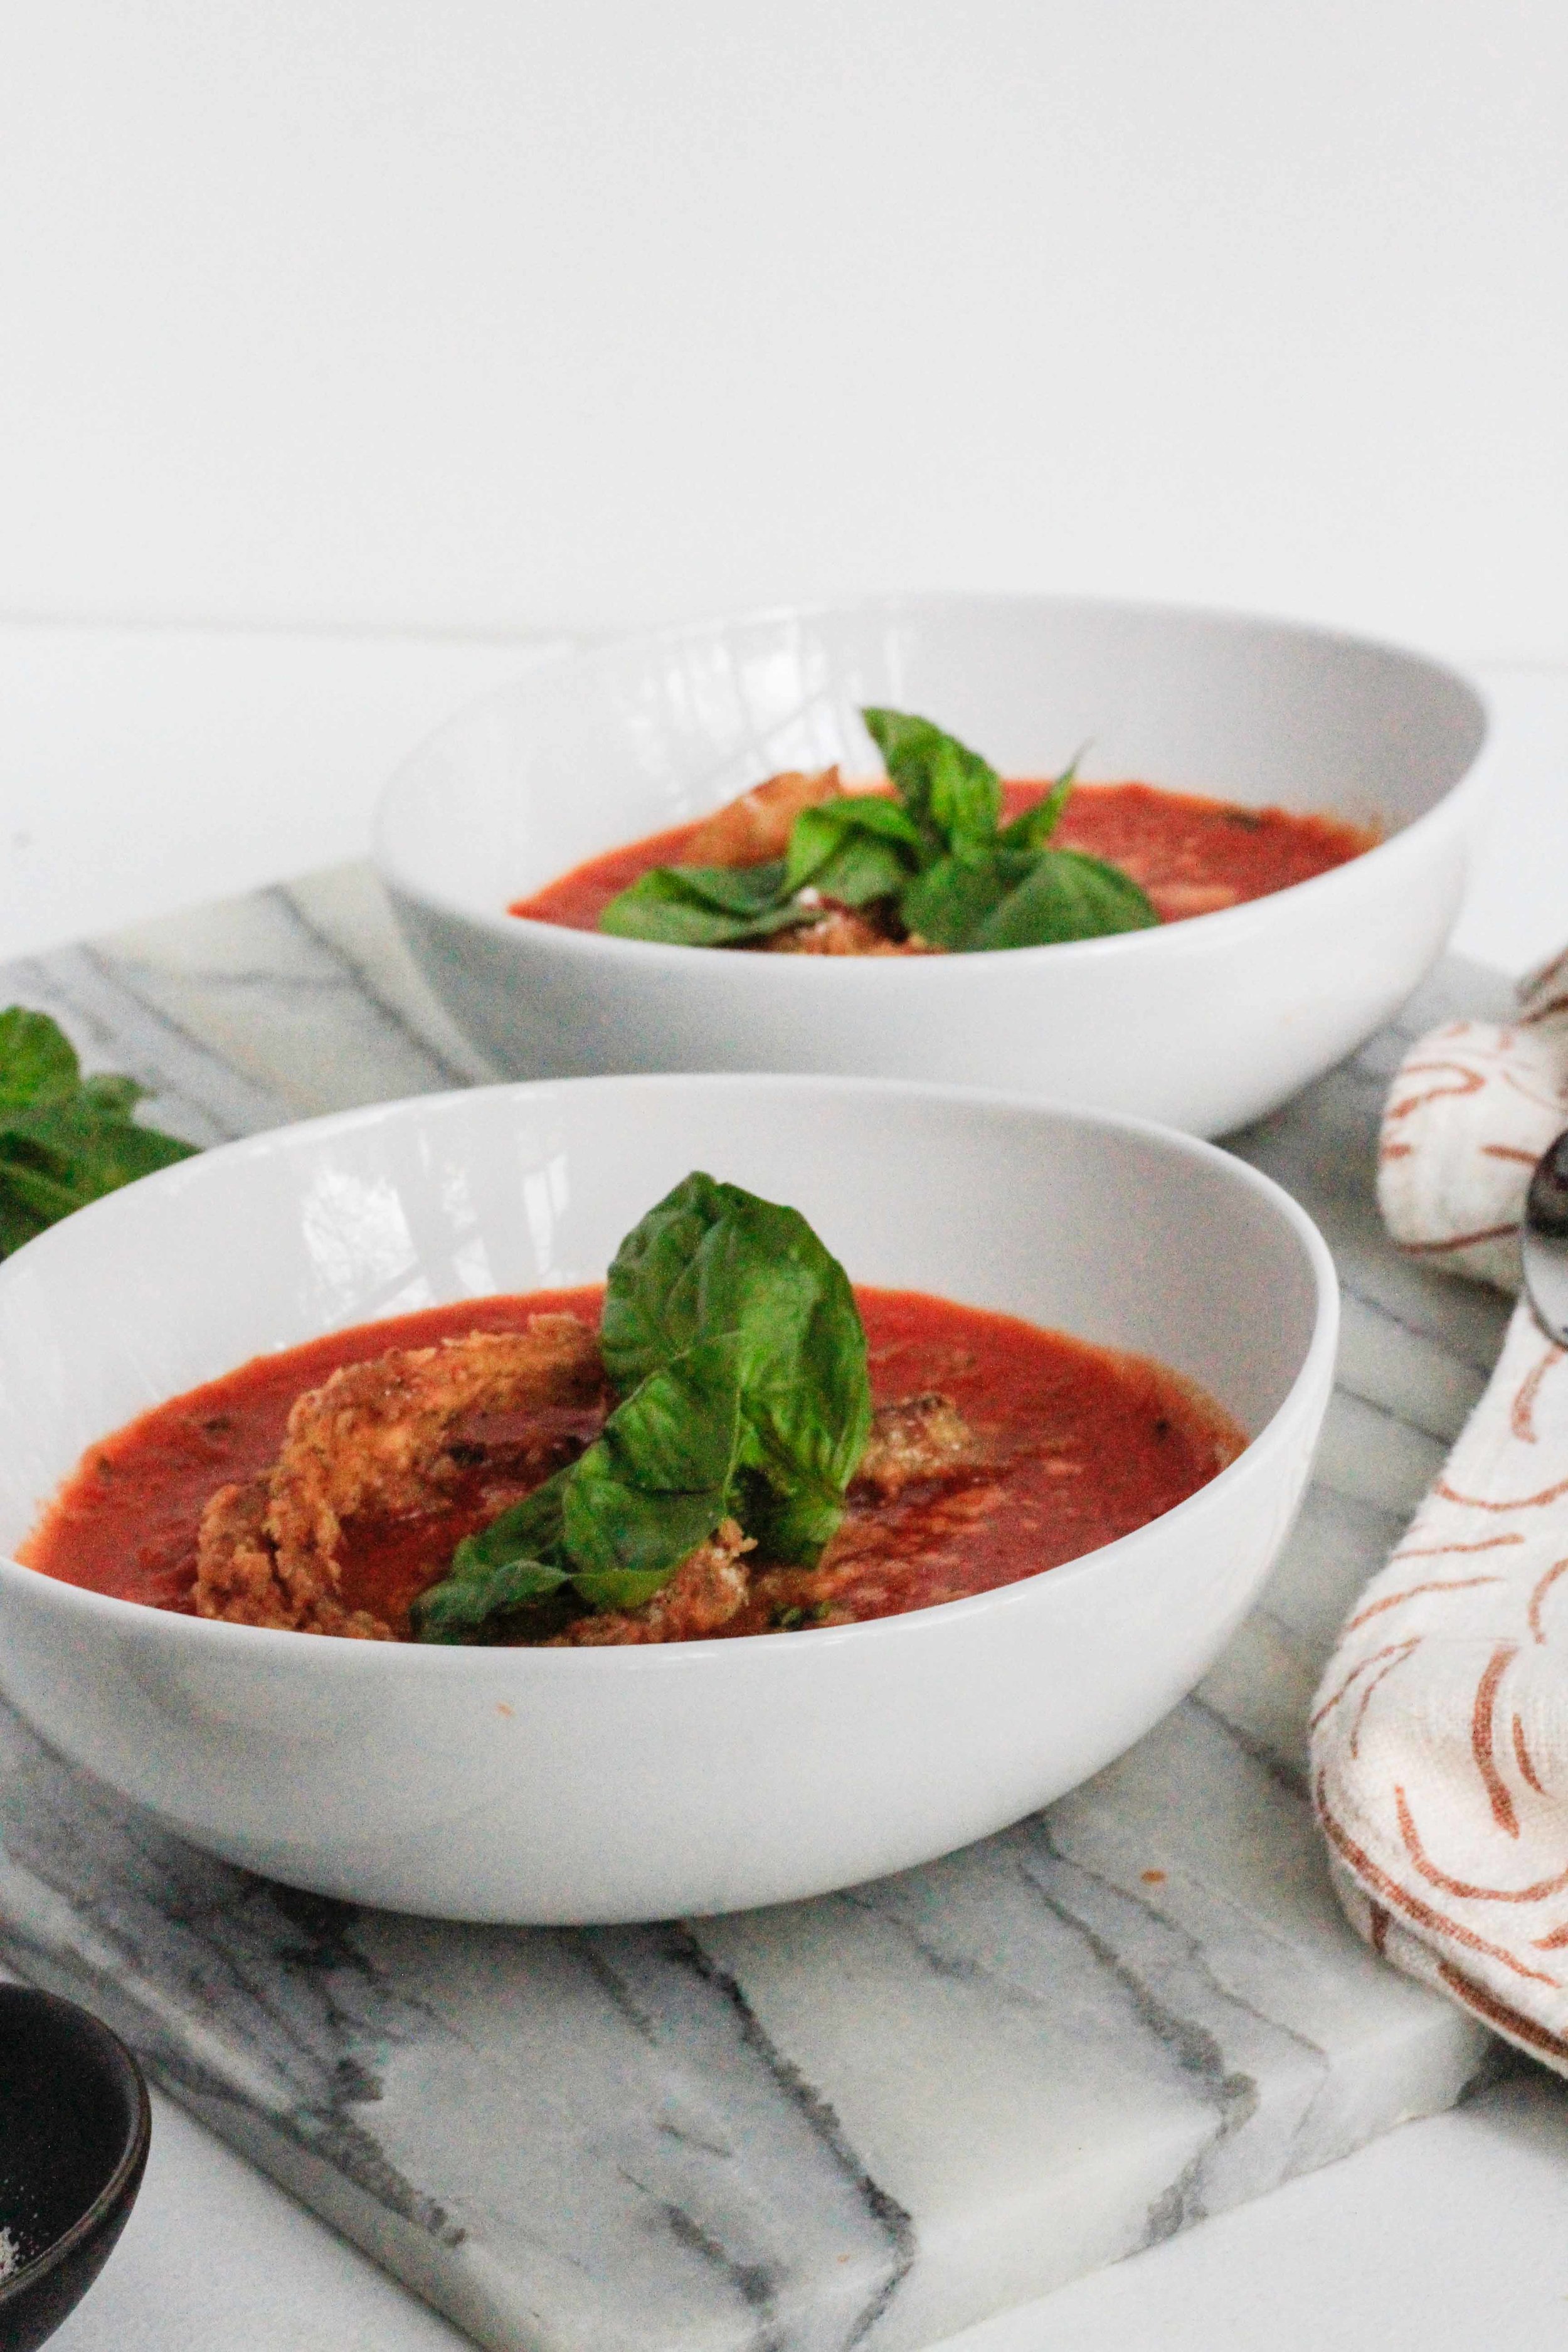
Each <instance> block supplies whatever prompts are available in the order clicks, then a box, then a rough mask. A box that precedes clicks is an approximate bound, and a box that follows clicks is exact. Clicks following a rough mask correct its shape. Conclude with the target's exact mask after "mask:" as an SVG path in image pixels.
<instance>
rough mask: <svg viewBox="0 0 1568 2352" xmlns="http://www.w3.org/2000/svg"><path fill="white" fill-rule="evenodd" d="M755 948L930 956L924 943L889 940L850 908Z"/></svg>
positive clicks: (807, 952)
mask: <svg viewBox="0 0 1568 2352" xmlns="http://www.w3.org/2000/svg"><path fill="white" fill-rule="evenodd" d="M757 944H758V946H759V947H760V948H761V949H762V950H763V952H764V953H766V954H770V955H826V956H847V955H855V956H889V955H896V956H910V955H932V954H934V953H935V950H934V949H931V948H928V947H927V946H926V944H925V942H924V941H923V940H913V939H910V940H890V939H889V937H888V934H887V933H886V931H882V930H879V929H878V928H877V926H876V924H875V923H873V922H872V921H871V920H870V919H869V918H868V916H865V915H858V914H857V913H856V912H855V911H854V909H853V908H849V907H829V908H826V909H825V910H824V912H823V913H822V914H821V915H820V916H819V917H818V918H817V919H816V922H815V923H800V924H797V925H796V927H795V929H794V930H790V931H774V932H773V934H772V936H771V937H770V938H768V939H765V940H759V941H758V942H757Z"/></svg>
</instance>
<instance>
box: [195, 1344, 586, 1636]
mask: <svg viewBox="0 0 1568 2352" xmlns="http://www.w3.org/2000/svg"><path fill="white" fill-rule="evenodd" d="M603 1386H604V1367H603V1364H602V1362H601V1360H600V1356H599V1346H598V1340H597V1339H596V1338H595V1334H594V1333H593V1332H592V1331H590V1330H589V1329H588V1328H586V1326H585V1325H584V1324H582V1323H579V1322H578V1321H577V1319H576V1318H575V1317H574V1316H572V1315H535V1316H534V1317H533V1318H531V1321H530V1323H529V1326H528V1328H527V1329H526V1330H525V1331H471V1332H469V1333H468V1336H467V1337H466V1338H465V1339H447V1340H444V1341H443V1342H442V1343H441V1345H440V1346H439V1347H436V1348H412V1349H393V1350H392V1351H391V1352H390V1353H388V1354H386V1355H384V1356H377V1357H375V1358H374V1360H371V1361H370V1362H368V1363H363V1364H349V1365H345V1366H344V1367H343V1369H342V1370H341V1371H336V1372H334V1373H333V1374H332V1375H331V1379H330V1380H327V1381H323V1382H322V1384H321V1387H320V1388H319V1389H310V1390H308V1391H306V1393H305V1394H304V1395H303V1396H300V1397H297V1398H296V1399H295V1402H294V1404H293V1407H292V1409H291V1410H290V1412H289V1423H288V1429H287V1432H286V1433H285V1436H284V1440H283V1448H282V1452H281V1453H280V1454H279V1457H278V1460H277V1461H276V1462H275V1463H274V1465H272V1468H271V1469H270V1470H267V1471H263V1472H262V1473H261V1475H259V1476H258V1477H257V1478H252V1479H249V1480H247V1482H246V1483H245V1484H244V1485H243V1486H224V1487H220V1488H219V1490H218V1492H217V1493H216V1495H215V1496H213V1497H212V1499H211V1501H210V1502H209V1503H208V1504H207V1507H206V1508H205V1511H204V1512H203V1514H202V1523H201V1531H200V1535H199V1538H198V1540H197V1553H196V1585H195V1602H196V1608H197V1610H198V1612H199V1613H200V1614H201V1615H202V1616H204V1617H220V1618H225V1619H226V1620H227V1621H228V1622H230V1623H233V1624H240V1625H273V1626H280V1627H289V1628H293V1629H295V1630H297V1631H299V1632H301V1633H348V1634H354V1635H358V1636H360V1637H362V1638H366V1639H373V1640H389V1639H390V1638H391V1634H390V1631H389V1629H388V1628H387V1627H386V1626H385V1625H384V1624H383V1623H382V1622H381V1621H380V1620H379V1619H378V1618H374V1617H371V1616H368V1615H366V1613H365V1612H363V1611H357V1612H353V1613H352V1614H351V1613H350V1612H346V1611H345V1610H344V1609H343V1608H342V1604H341V1602H340V1601H338V1598H337V1588H338V1581H339V1564H338V1549H339V1546H340V1543H341V1541H342V1523H343V1521H344V1520H345V1519H350V1518H353V1517H357V1516H358V1515H359V1514H360V1513H362V1512H363V1511H377V1512H384V1513H395V1512H401V1511H414V1510H419V1509H421V1508H426V1507H430V1506H432V1505H434V1504H437V1503H438V1502H439V1501H440V1500H441V1498H442V1491H443V1488H444V1486H446V1485H447V1484H448V1483H449V1482H450V1479H451V1477H452V1475H453V1465H452V1461H451V1457H450V1454H449V1452H448V1448H449V1445H450V1443H451V1440H452V1436H453V1433H454V1431H455V1429H456V1428H457V1426H458V1423H460V1422H461V1421H463V1419H464V1418H465V1417H466V1416H468V1415H470V1414H475V1413H486V1412H489V1413H517V1412H529V1411H539V1410H542V1408H544V1407H547V1406H559V1405H582V1406H586V1405H591V1404H592V1403H594V1402H595V1401H596V1400H597V1399H598V1397H599V1396H600V1394H601V1392H602V1390H603Z"/></svg>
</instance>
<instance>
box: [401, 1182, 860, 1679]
mask: <svg viewBox="0 0 1568 2352" xmlns="http://www.w3.org/2000/svg"><path fill="white" fill-rule="evenodd" d="M600 1344H601V1346H602V1348H603V1350H604V1357H605V1370H606V1371H607V1372H608V1374H609V1377H610V1381H611V1384H612V1386H613V1387H614V1388H615V1390H616V1393H617V1394H618V1396H619V1397H620V1398H621V1400H622V1401H621V1402H620V1403H619V1404H618V1405H617V1407H616V1411H615V1412H613V1413H612V1414H611V1415H610V1418H609V1419H608V1421H607V1422H606V1423H605V1426H604V1429H603V1431H602V1432H601V1433H600V1435H599V1436H598V1438H597V1439H596V1440H595V1443H594V1444H592V1445H591V1446H589V1448H588V1450H587V1452H586V1453H585V1454H583V1456H582V1457H581V1459H580V1460H579V1461H577V1462H575V1463H574V1464H573V1465H571V1466H570V1468H568V1469H565V1470H562V1471H558V1472H557V1473H556V1475H555V1476H554V1477H552V1478H551V1479H549V1480H548V1481H547V1482H546V1483H545V1485H544V1486H540V1487H538V1488H536V1490H535V1491H534V1493H532V1494H531V1495H529V1496H526V1497H525V1498H524V1499H523V1501H521V1503H517V1504H514V1505H513V1506H512V1507H511V1508H510V1510H507V1511H503V1512H502V1513H501V1514H500V1517H499V1518H496V1519H493V1520H492V1521H491V1523H490V1525H489V1527H488V1528H484V1529H483V1530H482V1531H481V1532H480V1533H479V1534H478V1535H474V1536H470V1537H468V1539H467V1540H466V1541H465V1542H463V1543H461V1544H459V1545H458V1549H457V1551H456V1553H455V1554H454V1556H453V1560H452V1568H451V1572H450V1574H449V1575H448V1576H447V1578H446V1580H444V1581H443V1582H442V1583H440V1584H437V1585H435V1586H433V1587H432V1588H431V1589H430V1591H427V1592H426V1593H425V1594H424V1596H423V1597H422V1599H421V1600H420V1601H418V1602H417V1603H416V1608H415V1612H414V1622H415V1629H416V1633H418V1636H419V1638H420V1640H421V1641H425V1642H464V1641H472V1640H474V1639H475V1638H482V1636H483V1633H484V1632H485V1630H486V1628H487V1627H489V1626H492V1625H493V1624H495V1623H496V1622H497V1621H499V1620H500V1619H503V1618H505V1617H507V1616H509V1615H510V1614H512V1613H513V1612H515V1611H517V1610H519V1609H521V1608H522V1607H524V1606H526V1604H527V1603H528V1602H530V1601H538V1600H542V1599H544V1598H546V1597H548V1596H549V1595H550V1594H552V1593H555V1592H559V1591H561V1590H562V1588H563V1586H565V1585H567V1584H570V1585H571V1586H572V1587H573V1588H574V1591H575V1592H576V1593H577V1595H578V1596H579V1597H580V1598H581V1599H582V1600H583V1601H585V1602H587V1603H589V1604H590V1605H591V1606H593V1607H595V1608H610V1609H629V1608H635V1607H637V1605H638V1604H639V1603H640V1602H642V1601H647V1600H650V1599H651V1598H652V1596H653V1595H654V1593H656V1592H657V1591H658V1590H659V1588H660V1586H661V1585H663V1584H665V1583H667V1582H668V1580H669V1578H670V1577H671V1576H672V1575H673V1574H674V1572H675V1570H676V1569H677V1568H679V1565H680V1563H681V1561H682V1560H683V1559H685V1558H686V1557H687V1555H688V1553H689V1552H691V1551H693V1550H695V1549H696V1548H697V1546H698V1545H699V1544H701V1543H704V1542H706V1541H707V1539H708V1538H709V1537H710V1536H711V1535H712V1534H713V1532H714V1530H715V1528H717V1527H718V1526H719V1523H720V1521H721V1519H724V1518H729V1517H733V1518H737V1519H739V1520H740V1522H741V1524H742V1526H743V1527H744V1528H745V1529H746V1531H747V1533H748V1534H749V1535H752V1536H754V1537H755V1538H757V1541H758V1542H759V1544H760V1545H761V1546H762V1548H763V1550H764V1551H765V1553H766V1555H767V1557H768V1558H769V1559H773V1560H778V1561H783V1562H789V1563H792V1564H798V1565H800V1566H805V1567H809V1566H811V1565H813V1564H814V1563H815V1562H816V1559H817V1558H818V1557H819V1556H820V1554H821V1551H822V1548H823V1546H824V1545H825V1544H826V1541H827V1539H828V1538H829V1537H830V1536H831V1535H832V1533H833V1531H834V1529H835V1528H837V1525H838V1522H839V1520H840V1519H841V1518H842V1517H843V1514H844V1500H843V1497H844V1489H845V1488H846V1486H847V1485H848V1483H849V1480H850V1477H851V1475H853V1473H854V1470H855V1467H856V1465H857V1464H858V1461H859V1459H860V1456H861V1454H863V1452H864V1451H865V1446H866V1439H867V1436H868V1433H869V1431H870V1426H871V1390H870V1380H869V1376H868V1371H867V1366H866V1335H865V1331H864V1329H863V1328H862V1327H861V1322H860V1316H859V1310H858V1308H857V1307H856V1304H855V1297H854V1294H853V1292H852V1291H851V1289H850V1287H849V1282H848V1277H847V1275H846V1274H845V1272H844V1269H843V1267H842V1266H841V1265H839V1264H838V1262H837V1259H836V1258H834V1257H832V1256H831V1255H829V1254H828V1252H827V1251H826V1249H825V1248H824V1247H823V1244H822V1243H821V1242H820V1241H819V1240H818V1239H817V1237H816V1234H814V1233H813V1232H812V1229H811V1227H810V1226H809V1225H808V1224H807V1223H806V1222H805V1218H804V1217H803V1216H801V1215H800V1214H799V1213H798V1212H797V1211H795V1210H794V1209H784V1208H779V1207H776V1206H775V1205H774V1204H773V1202H769V1201H763V1200H759V1199H758V1198H757V1196H756V1195H755V1194H754V1193H752V1192H743V1191H742V1189H741V1187H740V1186H739V1185H736V1184H721V1183H716V1182H715V1181H714V1180H713V1178H712V1177H710V1176H705V1175H702V1174H701V1173H694V1174H692V1175H690V1176H688V1177H687V1178H686V1179H685V1180H684V1181H683V1182H681V1183H679V1184H678V1185H677V1186H676V1188H675V1190H674V1191H673V1192H670V1193H669V1194H668V1196H667V1197H666V1198H665V1199H664V1200H662V1201H661V1202H659V1203H658V1206H657V1207H656V1208H653V1209H650V1210H649V1212H648V1213H647V1216H646V1217H644V1218H643V1219H642V1220H641V1222H640V1223H638V1224H637V1225H636V1226H635V1227H634V1228H633V1230H632V1231H631V1232H630V1233H629V1234H627V1235H626V1239H625V1241H624V1242H623V1243H622V1244H621V1246H620V1249H619V1251H618V1252H617V1254H616V1261H615V1264H614V1265H612V1266H611V1268H610V1272H609V1277H608V1281H607V1283H606V1286H605V1310H604V1321H603V1327H602V1330H601V1335H600Z"/></svg>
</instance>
